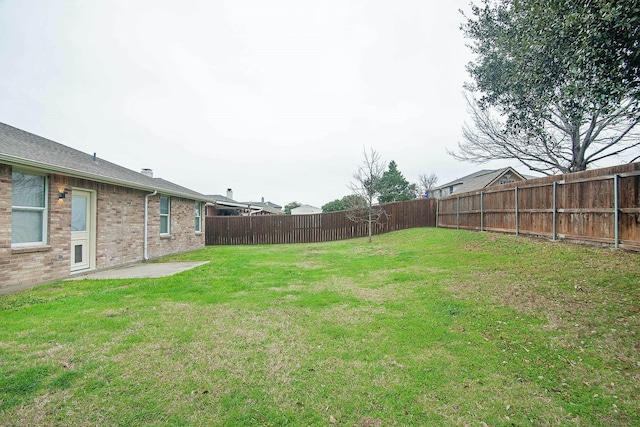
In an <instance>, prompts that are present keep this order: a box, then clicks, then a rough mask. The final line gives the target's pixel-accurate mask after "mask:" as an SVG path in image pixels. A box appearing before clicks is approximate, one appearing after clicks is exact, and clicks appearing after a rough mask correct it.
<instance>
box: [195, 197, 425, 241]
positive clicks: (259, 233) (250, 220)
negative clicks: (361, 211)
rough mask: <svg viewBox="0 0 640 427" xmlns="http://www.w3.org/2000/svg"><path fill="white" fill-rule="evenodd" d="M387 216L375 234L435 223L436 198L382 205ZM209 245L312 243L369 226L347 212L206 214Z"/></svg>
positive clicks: (344, 236) (363, 231) (347, 235)
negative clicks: (242, 214) (247, 214)
mask: <svg viewBox="0 0 640 427" xmlns="http://www.w3.org/2000/svg"><path fill="white" fill-rule="evenodd" d="M382 207H383V208H384V210H385V212H386V213H387V217H386V220H385V221H384V222H382V223H380V224H374V227H373V234H381V233H386V232H389V231H394V230H403V229H406V228H412V227H434V226H435V221H436V212H435V209H436V201H435V199H418V200H409V201H406V202H396V203H389V204H385V205H382ZM205 220H206V224H205V239H206V244H207V245H253V244H275V243H311V242H326V241H332V240H343V239H350V238H353V237H364V236H367V235H368V231H367V226H366V224H363V223H356V222H353V221H350V220H349V218H347V213H346V212H344V211H342V212H329V213H323V214H313V215H269V216H210V217H206V219H205Z"/></svg>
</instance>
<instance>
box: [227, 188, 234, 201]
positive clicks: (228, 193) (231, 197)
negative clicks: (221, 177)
mask: <svg viewBox="0 0 640 427" xmlns="http://www.w3.org/2000/svg"><path fill="white" fill-rule="evenodd" d="M227 198H229V199H231V200H233V190H232V189H231V188H227Z"/></svg>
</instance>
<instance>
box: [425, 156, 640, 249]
mask: <svg viewBox="0 0 640 427" xmlns="http://www.w3.org/2000/svg"><path fill="white" fill-rule="evenodd" d="M639 185H640V163H631V164H627V165H621V166H615V167H610V168H603V169H596V170H590V171H585V172H579V173H573V174H567V175H556V176H551V177H546V178H540V179H534V180H530V181H525V182H518V183H514V184H506V185H502V186H499V187H497V188H494V187H491V188H488V189H486V191H482V192H474V193H464V194H459V195H456V196H452V197H449V198H447V199H442V200H440V201H439V203H438V215H437V216H438V218H437V226H438V227H446V228H466V229H474V230H475V229H481V230H487V231H500V232H508V233H516V234H531V235H537V236H549V237H551V238H554V239H571V240H580V241H591V242H600V243H607V244H614V245H616V246H619V247H622V248H626V249H633V250H640V189H639ZM616 190H617V191H616Z"/></svg>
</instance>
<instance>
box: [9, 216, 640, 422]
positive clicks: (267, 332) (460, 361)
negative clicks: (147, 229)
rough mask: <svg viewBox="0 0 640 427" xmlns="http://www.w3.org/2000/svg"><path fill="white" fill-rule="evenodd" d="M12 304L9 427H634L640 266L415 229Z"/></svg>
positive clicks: (237, 252) (253, 254)
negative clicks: (126, 426)
mask: <svg viewBox="0 0 640 427" xmlns="http://www.w3.org/2000/svg"><path fill="white" fill-rule="evenodd" d="M167 260H172V261H175V260H211V262H210V263H209V264H207V265H204V266H202V267H199V268H196V269H194V270H191V271H188V272H184V273H181V274H179V275H177V276H174V277H169V278H162V279H128V280H82V281H68V282H60V283H56V284H53V285H49V286H45V287H40V288H37V289H34V290H31V291H28V292H21V293H18V294H13V295H4V296H0V425H7V426H10V425H65V426H66V425H104V426H110V425H132V426H134V425H135V426H139V425H175V426H182V425H194V426H201V425H229V426H236V425H237V426H254V425H255V426H282V425H292V426H306V425H320V426H327V425H342V426H362V427H364V426H368V427H371V426H392V425H415V426H432V425H435V426H439V425H442V426H449V425H459V426H466V425H470V426H484V425H490V426H494V425H518V426H521V425H536V426H538V425H579V426H592V425H595V426H597V425H602V426H615V425H620V426H637V425H640V357H639V355H638V352H639V351H640V254H638V253H628V252H623V251H615V250H611V249H603V248H592V247H582V246H573V245H568V244H562V243H552V242H548V241H543V240H531V239H526V238H518V237H515V236H506V235H497V234H487V233H475V232H465V231H455V230H443V229H433V228H425V229H413V230H408V231H402V232H396V233H391V234H387V235H383V236H376V237H374V241H373V243H372V244H368V243H366V240H364V239H357V240H351V241H343V242H331V243H322V244H297V245H280V246H243V247H210V248H207V249H205V250H201V251H197V252H192V253H189V254H185V255H182V256H179V257H171V258H168V259H167Z"/></svg>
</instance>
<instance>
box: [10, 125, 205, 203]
mask: <svg viewBox="0 0 640 427" xmlns="http://www.w3.org/2000/svg"><path fill="white" fill-rule="evenodd" d="M0 162H2V163H7V164H10V165H15V166H24V167H31V168H37V169H42V170H46V171H49V172H54V173H59V174H62V175H69V176H73V177H78V178H84V179H89V180H92V181H98V182H105V183H109V184H115V185H120V186H123V187H130V188H135V189H138V190H144V191H158V192H159V193H162V194H166V195H168V196H177V197H184V198H188V199H193V200H201V201H205V200H207V197H206V196H204V195H203V194H200V193H198V192H196V191H193V190H190V189H188V188H185V187H182V186H180V185H177V184H174V183H172V182H169V181H166V180H164V179H161V178H152V177H149V176H146V175H143V174H142V173H139V172H135V171H132V170H130V169H127V168H125V167H122V166H119V165H116V164H115V163H111V162H108V161H106V160H104V159H101V158H98V157H94V156H92V155H89V154H86V153H83V152H81V151H78V150H76V149H73V148H71V147H68V146H66V145H62V144H59V143H57V142H54V141H51V140H49V139H46V138H42V137H40V136H37V135H34V134H31V133H29V132H26V131H23V130H20V129H17V128H14V127H13V126H9V125H7V124H4V123H0Z"/></svg>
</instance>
